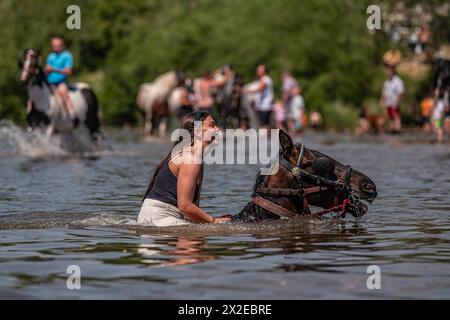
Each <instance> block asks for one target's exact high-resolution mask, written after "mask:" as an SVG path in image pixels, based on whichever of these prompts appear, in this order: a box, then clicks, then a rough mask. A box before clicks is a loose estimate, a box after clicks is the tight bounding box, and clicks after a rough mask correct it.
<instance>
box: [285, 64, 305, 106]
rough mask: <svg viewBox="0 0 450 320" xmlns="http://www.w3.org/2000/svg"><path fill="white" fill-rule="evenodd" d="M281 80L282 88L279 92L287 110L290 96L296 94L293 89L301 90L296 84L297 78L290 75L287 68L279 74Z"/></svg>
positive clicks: (290, 99)
mask: <svg viewBox="0 0 450 320" xmlns="http://www.w3.org/2000/svg"><path fill="white" fill-rule="evenodd" d="M281 80H282V86H281V87H282V89H281V91H282V92H281V94H282V97H283V103H284V106H285V107H286V110H289V108H290V105H291V101H292V98H293V97H294V96H295V95H296V93H295V92H294V91H295V90H297V91H299V92H300V91H301V90H300V86H299V85H298V82H297V80H295V78H294V77H293V76H292V75H291V73H290V72H289V71H287V70H285V71H284V72H283V74H282V75H281Z"/></svg>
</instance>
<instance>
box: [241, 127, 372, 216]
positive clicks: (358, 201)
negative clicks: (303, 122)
mask: <svg viewBox="0 0 450 320" xmlns="http://www.w3.org/2000/svg"><path fill="white" fill-rule="evenodd" d="M279 140H280V141H279V142H280V148H279V158H278V160H279V161H278V164H279V166H278V170H277V171H276V172H274V173H273V174H271V175H266V176H262V175H259V176H258V178H257V181H256V184H255V188H254V193H253V195H252V201H251V202H249V203H248V204H247V206H246V207H245V208H244V209H243V210H242V211H241V212H240V213H238V214H237V215H235V216H234V217H233V220H234V221H260V220H273V219H278V218H280V217H281V218H282V217H293V216H295V215H302V214H309V213H310V212H309V205H313V206H317V207H321V208H324V209H330V208H331V209H333V208H341V207H342V208H344V210H345V211H344V212H349V213H351V214H352V215H354V216H357V217H359V216H362V215H364V214H365V213H367V211H368V205H367V204H365V203H364V202H363V201H367V202H370V203H371V202H373V201H374V200H375V198H376V196H377V191H376V185H375V183H374V182H373V181H372V180H371V179H370V178H369V177H368V176H366V175H365V174H363V173H362V172H360V171H358V170H355V169H352V168H351V167H349V166H346V165H344V164H342V163H341V162H339V161H336V160H334V159H333V158H331V157H329V156H327V155H325V154H323V153H321V152H318V151H314V150H310V149H308V148H306V147H305V146H304V145H301V144H297V145H294V143H293V142H292V139H291V137H290V136H289V135H288V134H287V133H285V132H284V131H282V130H280V135H279Z"/></svg>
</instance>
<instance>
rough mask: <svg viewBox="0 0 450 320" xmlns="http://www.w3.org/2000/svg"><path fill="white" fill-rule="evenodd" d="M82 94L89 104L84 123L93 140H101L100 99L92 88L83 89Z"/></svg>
mask: <svg viewBox="0 0 450 320" xmlns="http://www.w3.org/2000/svg"><path fill="white" fill-rule="evenodd" d="M81 94H82V96H83V98H84V100H85V101H86V104H87V112H86V120H85V121H84V124H85V125H86V127H88V129H89V133H90V135H91V139H92V140H96V141H99V140H98V139H99V138H101V134H100V119H99V115H98V100H97V97H96V96H95V94H94V92H93V91H92V90H91V89H87V88H84V89H81Z"/></svg>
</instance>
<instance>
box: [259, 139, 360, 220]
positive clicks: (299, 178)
mask: <svg viewBox="0 0 450 320" xmlns="http://www.w3.org/2000/svg"><path fill="white" fill-rule="evenodd" d="M304 151H305V147H304V145H303V144H302V145H301V147H300V154H299V157H298V159H297V161H296V164H295V165H292V164H291V163H290V162H289V161H288V160H287V159H286V158H285V157H284V156H280V158H279V162H280V163H281V165H282V166H283V167H285V168H286V169H287V170H289V172H290V173H291V174H292V176H293V177H294V179H295V181H296V183H297V188H270V187H261V186H260V187H258V188H257V189H256V191H255V194H254V195H253V197H252V202H253V203H254V204H256V205H258V206H260V207H261V208H263V209H266V210H268V211H269V212H272V213H274V214H276V215H278V216H279V217H280V218H292V217H294V216H296V215H302V214H306V215H319V216H320V215H323V214H325V213H330V212H336V211H339V213H340V214H339V216H345V212H346V211H347V210H348V209H351V210H353V211H357V210H358V205H357V204H358V203H357V202H358V201H359V198H358V196H357V195H356V194H355V193H353V192H352V188H351V186H350V178H351V175H352V168H351V166H346V170H345V176H344V177H343V179H338V180H336V181H334V180H330V179H327V178H324V177H321V176H319V175H316V174H313V173H309V172H307V171H305V170H303V169H302V168H301V165H302V160H303V156H304ZM306 181H307V182H308V184H310V185H313V186H312V187H311V186H308V187H305V186H304V182H306ZM333 189H334V190H335V198H334V204H333V205H334V206H333V207H332V208H330V209H326V210H324V211H322V212H316V213H312V212H311V210H310V208H309V204H308V195H311V194H318V193H319V194H322V193H323V192H325V191H329V190H333ZM263 195H270V196H278V197H281V196H293V197H298V198H300V199H301V202H302V210H301V211H300V212H294V211H291V210H289V209H286V208H284V207H282V206H280V205H279V204H276V203H274V202H272V201H270V200H268V199H265V198H263ZM355 213H356V215H358V213H357V212H355Z"/></svg>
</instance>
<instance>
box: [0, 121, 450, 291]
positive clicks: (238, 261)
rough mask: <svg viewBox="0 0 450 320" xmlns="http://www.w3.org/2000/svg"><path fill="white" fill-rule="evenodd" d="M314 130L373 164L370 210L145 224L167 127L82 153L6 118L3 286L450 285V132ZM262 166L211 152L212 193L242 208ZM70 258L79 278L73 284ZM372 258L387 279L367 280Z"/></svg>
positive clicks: (115, 135)
mask: <svg viewBox="0 0 450 320" xmlns="http://www.w3.org/2000/svg"><path fill="white" fill-rule="evenodd" d="M303 141H304V142H305V143H306V145H307V146H308V147H310V148H314V149H317V150H320V151H322V152H325V153H327V154H329V155H331V156H332V157H334V158H336V159H338V160H340V161H342V162H344V163H349V164H351V165H352V166H353V167H354V168H357V169H359V170H361V171H363V172H365V173H366V174H367V175H369V176H370V177H371V178H373V180H374V181H375V182H376V184H377V188H378V193H379V196H378V198H377V199H376V201H375V202H374V203H373V205H372V206H371V208H370V212H369V213H368V214H367V215H366V216H365V217H363V218H362V219H359V220H357V219H354V218H353V217H351V216H349V217H347V218H346V219H345V220H341V221H329V220H325V221H323V220H321V221H317V220H316V221H312V220H306V219H305V220H302V219H300V220H299V221H293V222H284V221H283V222H276V223H261V224H255V225H245V224H227V225H202V226H190V227H181V228H169V229H154V228H148V227H141V226H137V225H136V217H137V213H138V211H139V207H140V201H141V196H142V194H143V192H144V191H145V188H146V186H147V183H148V181H149V179H150V176H151V174H152V172H153V169H154V167H155V164H156V163H157V162H158V161H159V160H160V159H161V158H162V157H164V156H165V154H166V153H167V152H168V150H169V148H170V144H169V143H168V142H167V141H166V142H164V141H159V140H148V139H147V140H144V139H142V138H141V137H140V136H139V135H138V134H137V133H135V132H131V131H127V130H121V131H118V130H107V131H106V142H105V145H106V146H107V147H106V148H105V151H103V152H101V153H100V154H97V153H95V152H94V153H93V152H90V151H88V152H85V153H83V154H76V155H73V153H71V152H66V151H65V150H64V149H62V148H59V147H57V146H56V147H55V142H54V141H46V140H45V137H43V136H35V135H34V134H30V133H27V132H24V131H23V130H22V129H20V128H18V127H15V126H14V125H12V124H8V123H3V124H2V125H1V126H0V180H1V183H0V298H10V299H11V298H12V299H14V298H38V299H42V298H57V299H60V298H64V299H72V298H74V299H90V298H94V299H102V298H113V299H115V298H118V299H124V298H174V299H300V298H336V299H361V298H450V264H449V262H450V219H449V218H450V192H449V190H450V150H449V146H448V145H434V144H429V143H410V142H408V141H407V142H405V140H404V139H403V140H401V139H399V138H397V137H365V138H354V137H349V136H345V135H337V134H331V133H329V134H324V133H313V132H311V133H307V134H306V136H305V137H304V139H303ZM402 141H403V142H402ZM69 145H72V146H73V144H69ZM256 172H257V167H255V166H252V165H228V166H225V165H210V166H207V167H206V177H205V182H204V187H203V193H202V202H201V205H202V207H203V208H204V209H206V210H207V211H208V212H211V213H213V214H214V215H221V214H225V213H236V212H238V211H239V210H240V209H241V208H242V207H243V206H244V205H245V204H246V203H247V201H248V200H249V199H250V195H251V189H252V186H253V184H254V181H255V175H256ZM70 265H77V266H79V267H80V270H81V289H80V290H69V289H68V288H67V286H66V281H67V278H68V276H69V274H68V273H66V271H67V268H68V266H70ZM370 265H377V266H379V267H380V270H381V289H380V290H376V289H375V290H369V289H368V287H367V278H368V277H369V274H367V268H368V267H369V266H370Z"/></svg>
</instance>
